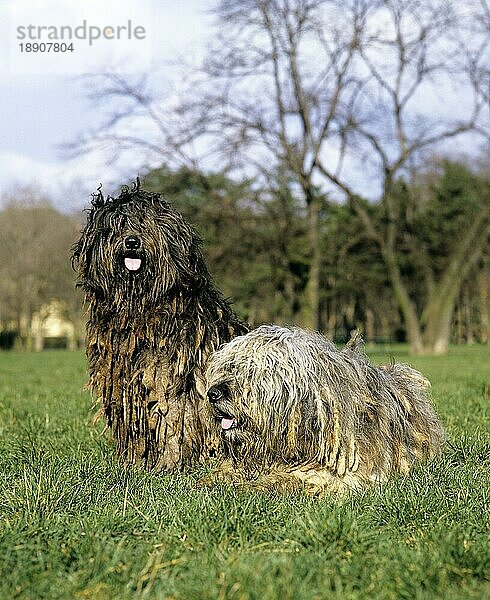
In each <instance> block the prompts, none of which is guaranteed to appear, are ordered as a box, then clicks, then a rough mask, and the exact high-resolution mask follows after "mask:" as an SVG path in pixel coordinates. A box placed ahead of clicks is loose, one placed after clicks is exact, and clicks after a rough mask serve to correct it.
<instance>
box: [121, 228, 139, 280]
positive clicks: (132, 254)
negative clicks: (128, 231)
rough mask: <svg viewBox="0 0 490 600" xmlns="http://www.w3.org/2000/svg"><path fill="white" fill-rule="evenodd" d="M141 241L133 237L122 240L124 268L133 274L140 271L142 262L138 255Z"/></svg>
mask: <svg viewBox="0 0 490 600" xmlns="http://www.w3.org/2000/svg"><path fill="white" fill-rule="evenodd" d="M140 249H141V240H140V238H139V237H137V236H135V235H129V236H128V237H126V238H124V266H125V267H126V269H127V270H128V271H132V272H133V273H135V272H137V271H139V270H140V269H141V265H142V264H143V261H142V259H141V255H140Z"/></svg>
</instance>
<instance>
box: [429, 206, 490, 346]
mask: <svg viewBox="0 0 490 600" xmlns="http://www.w3.org/2000/svg"><path fill="white" fill-rule="evenodd" d="M489 212H490V211H489V209H486V210H482V211H481V212H480V213H479V215H478V216H477V217H476V218H475V219H474V221H473V223H472V225H471V226H470V227H469V228H468V230H467V233H466V235H465V236H464V237H463V238H462V239H461V241H460V242H459V244H458V246H457V247H456V250H455V251H454V253H453V255H452V257H451V259H450V261H449V265H448V267H447V268H446V270H445V272H444V275H443V277H442V279H441V280H440V281H439V282H438V283H437V284H436V285H435V286H434V290H433V292H432V294H430V296H429V298H428V301H427V304H426V307H425V309H424V312H423V315H422V324H423V325H425V329H424V338H423V339H424V351H425V352H426V353H430V354H444V352H446V351H447V349H448V347H449V341H450V334H451V322H452V318H453V313H454V306H455V304H456V299H457V297H458V294H459V293H460V291H461V287H462V285H463V283H464V280H465V279H466V277H467V275H468V273H469V272H470V270H471V269H472V267H473V266H474V265H475V263H476V261H477V260H478V258H479V257H480V256H481V253H482V251H483V247H484V244H485V240H486V239H487V237H488V231H489V230H488V215H489Z"/></svg>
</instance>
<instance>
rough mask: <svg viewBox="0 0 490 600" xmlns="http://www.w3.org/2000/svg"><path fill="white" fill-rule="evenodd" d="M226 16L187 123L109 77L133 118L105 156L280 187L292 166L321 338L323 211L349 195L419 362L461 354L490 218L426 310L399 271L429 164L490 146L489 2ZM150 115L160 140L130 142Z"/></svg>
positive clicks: (466, 240) (275, 7)
mask: <svg viewBox="0 0 490 600" xmlns="http://www.w3.org/2000/svg"><path fill="white" fill-rule="evenodd" d="M215 15H216V23H217V27H216V35H215V37H214V39H213V42H212V44H211V48H210V51H209V54H208V57H207V59H206V60H205V61H204V63H203V65H202V68H201V69H200V70H198V71H197V72H195V73H194V75H193V76H191V77H190V85H189V88H188V90H187V93H183V94H182V95H181V96H180V97H177V95H174V97H173V110H172V111H167V112H165V111H164V110H163V109H162V107H161V106H159V104H158V102H154V101H153V100H152V98H151V95H150V94H147V93H146V92H145V91H144V87H143V86H142V85H141V84H140V85H136V86H131V85H129V84H128V82H126V81H122V80H120V79H117V78H115V77H114V76H106V77H105V80H104V81H105V85H104V84H102V85H101V86H100V87H99V88H98V92H97V93H98V94H99V96H102V97H105V95H107V94H108V95H109V96H110V98H112V99H117V100H118V105H119V106H120V107H122V108H121V109H120V110H119V111H118V112H116V113H114V115H113V117H112V119H110V120H109V121H108V122H107V123H106V124H105V125H106V126H105V127H102V128H101V130H100V132H99V134H98V135H96V136H92V141H93V142H95V141H97V138H102V139H103V140H104V139H105V140H106V141H107V140H112V142H114V143H116V144H117V143H119V144H120V148H123V147H124V144H125V143H128V144H129V145H132V144H134V143H137V144H139V145H145V146H146V147H147V148H148V150H149V151H155V152H156V153H159V155H160V156H161V157H162V158H163V159H164V160H172V161H175V160H176V159H177V160H179V161H184V162H188V161H193V160H194V159H193V158H192V156H193V154H192V152H193V151H195V152H196V154H195V155H196V156H199V157H201V158H203V157H204V158H205V160H206V161H208V162H207V164H209V163H213V161H214V164H216V162H217V163H218V164H219V165H220V166H221V167H222V168H223V169H225V168H228V169H240V170H242V171H245V172H247V173H250V172H252V173H253V174H254V175H255V176H256V177H258V178H261V179H262V181H264V182H267V181H268V180H269V179H270V174H271V172H272V170H273V169H277V167H278V165H282V166H283V167H284V166H285V167H286V168H287V169H288V170H289V171H290V172H291V173H292V174H293V175H294V177H295V181H296V184H297V187H298V190H299V191H300V192H301V193H302V195H303V197H304V200H305V203H306V206H307V210H308V221H309V244H310V250H311V257H310V258H311V260H310V272H309V284H308V289H309V325H310V326H311V327H314V328H317V327H318V326H319V323H320V306H321V304H320V294H319V290H320V264H321V252H322V248H321V244H320V228H321V214H322V208H323V206H322V198H323V197H324V193H325V192H329V191H330V192H332V193H335V191H337V192H340V193H341V195H342V196H343V197H344V198H346V199H347V200H348V201H349V202H350V203H351V205H352V207H353V208H354V210H355V211H356V212H357V214H358V215H359V217H360V218H361V220H362V223H363V225H364V228H365V231H366V232H367V234H368V235H369V237H370V238H371V239H372V240H374V241H375V242H376V243H377V244H378V246H379V248H380V251H381V255H382V257H383V261H384V265H385V268H386V271H387V274H388V277H389V280H390V282H391V285H392V288H393V293H394V296H395V298H396V301H397V303H398V306H399V309H400V311H401V313H402V315H403V318H404V322H405V325H406V330H407V335H408V339H409V342H410V346H411V349H412V351H413V352H424V351H429V352H443V351H445V349H446V347H447V344H448V339H449V325H450V322H451V315H452V311H453V309H454V303H455V300H456V297H457V295H458V291H459V289H460V288H461V285H462V283H463V281H464V278H465V276H466V275H467V273H468V271H469V269H471V266H472V265H473V264H474V263H475V261H476V260H477V259H478V256H479V255H480V253H481V249H482V247H483V245H484V244H485V241H486V239H487V236H488V222H489V212H488V210H489V209H488V208H483V209H482V211H481V214H479V215H478V217H477V218H476V219H475V221H474V223H473V225H472V227H470V228H468V230H467V231H465V232H462V235H461V238H460V239H459V240H457V243H455V246H454V251H453V252H452V254H451V257H450V260H449V261H448V266H447V270H446V271H445V273H444V274H443V275H442V277H441V278H440V280H439V281H437V282H434V285H433V286H432V288H431V291H430V292H429V293H428V294H427V298H426V303H425V306H424V308H423V310H421V311H418V310H417V308H416V306H415V304H414V302H413V299H412V298H411V297H410V293H409V290H408V289H407V286H406V284H405V282H404V280H403V277H402V274H401V270H400V265H399V264H398V259H397V253H396V240H397V238H398V235H399V227H400V220H399V219H398V218H397V211H396V202H395V199H394V194H393V190H394V186H395V184H396V181H397V180H398V179H399V178H400V177H402V176H404V177H408V176H410V172H411V171H412V170H413V169H415V168H417V167H418V166H420V165H421V164H423V162H424V160H426V157H427V156H428V155H429V154H434V153H437V152H444V151H445V150H446V149H447V148H448V147H450V144H451V143H453V141H454V142H455V141H458V142H459V143H460V140H462V139H464V136H473V137H470V138H468V137H467V139H470V143H472V144H473V145H476V143H477V142H476V138H477V136H483V137H484V138H486V139H488V137H489V127H488V116H489V115H488V91H489V85H490V84H489V81H490V79H489V72H488V67H487V64H488V58H489V41H490V37H489V28H488V23H489V18H488V15H489V10H488V4H487V2H486V0H481V1H475V2H468V3H464V6H461V5H459V4H458V3H456V2H447V1H444V0H221V1H220V2H218V5H217V8H216V10H215ZM119 100H121V102H119ZM135 114H136V115H138V117H142V116H143V115H144V116H145V117H146V118H147V119H148V120H149V122H151V124H152V131H151V134H148V135H140V133H137V134H136V136H134V135H128V134H127V131H128V128H127V123H128V122H129V121H128V119H131V118H133V117H134V115H135ZM133 123H134V122H133ZM133 131H134V126H133ZM453 148H455V146H454V143H453ZM204 155H205V156H204ZM361 195H362V196H366V195H368V196H369V195H370V196H371V197H373V198H374V199H375V200H377V201H378V202H379V203H380V205H381V207H382V209H383V211H384V219H382V220H375V219H373V217H372V215H371V213H370V212H369V210H367V209H366V204H365V202H363V201H362V200H361V198H360V196H361Z"/></svg>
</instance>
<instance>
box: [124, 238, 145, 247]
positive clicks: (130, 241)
mask: <svg viewBox="0 0 490 600" xmlns="http://www.w3.org/2000/svg"><path fill="white" fill-rule="evenodd" d="M124 246H125V247H126V250H138V248H139V247H140V246H141V240H140V239H139V238H137V237H136V236H135V235H130V236H128V237H127V238H125V239H124Z"/></svg>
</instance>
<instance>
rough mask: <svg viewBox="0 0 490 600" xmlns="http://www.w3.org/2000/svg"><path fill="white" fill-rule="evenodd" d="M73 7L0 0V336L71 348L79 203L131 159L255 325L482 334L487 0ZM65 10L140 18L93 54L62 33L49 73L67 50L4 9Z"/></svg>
mask: <svg viewBox="0 0 490 600" xmlns="http://www.w3.org/2000/svg"><path fill="white" fill-rule="evenodd" d="M75 5H76V3H72V4H70V3H68V4H63V5H62V6H61V5H59V3H57V1H56V0H52V1H51V2H48V3H45V4H44V5H43V7H42V8H39V5H37V4H36V3H32V2H20V3H16V9H15V10H13V9H12V6H11V7H10V8H11V10H10V12H9V6H8V3H7V4H3V5H2V7H1V8H2V11H3V15H4V16H5V17H8V18H5V19H4V20H3V21H2V28H3V30H4V33H5V34H6V35H5V36H4V40H5V41H6V42H7V43H9V44H10V45H9V48H8V50H9V52H6V53H4V55H3V59H2V60H3V61H4V63H5V64H4V65H2V67H3V69H2V76H1V79H0V82H1V86H2V104H3V107H2V108H3V110H2V113H3V118H2V129H3V130H4V131H3V135H2V136H1V138H0V139H1V147H0V155H1V157H2V175H1V177H0V197H1V204H0V230H1V232H2V235H1V238H0V240H1V241H0V329H1V334H0V344H1V346H2V347H4V348H9V347H16V348H28V349H32V348H34V349H38V350H39V349H42V348H43V347H53V346H68V347H71V348H73V347H81V346H83V338H84V323H83V316H82V308H81V302H82V299H81V297H80V294H79V292H78V291H76V290H75V288H74V285H73V281H74V278H73V272H72V270H71V267H70V261H69V256H70V247H71V245H72V244H73V243H74V241H75V240H76V239H77V236H78V232H79V230H80V229H81V227H82V226H83V221H84V215H83V213H82V209H83V208H86V207H87V206H89V204H90V194H91V193H92V192H94V191H95V190H96V189H98V187H99V185H100V184H102V186H103V187H102V189H103V193H105V194H110V195H117V193H118V190H119V189H120V186H121V185H124V184H130V183H131V182H132V181H135V179H136V178H137V177H139V178H140V179H141V181H142V183H143V186H144V187H146V188H148V189H150V190H153V191H158V192H161V193H163V194H164V195H165V197H166V198H168V200H170V201H171V202H172V203H174V204H175V206H176V207H177V208H178V210H180V211H181V212H182V213H183V214H184V216H185V217H186V218H187V219H188V220H189V221H190V222H191V223H193V224H194V225H195V227H196V229H197V230H198V232H199V233H200V235H201V237H202V238H203V247H204V252H205V256H206V259H207V263H208V266H209V269H210V271H211V273H212V275H213V277H214V278H215V280H216V282H217V284H218V286H219V287H220V288H221V290H222V291H223V293H224V295H225V296H226V297H228V298H229V299H230V300H231V301H232V302H233V303H234V306H235V309H236V310H237V312H238V313H239V314H240V316H242V318H243V319H245V320H246V321H248V322H250V323H251V324H252V325H257V324H260V323H264V322H275V323H287V324H296V325H300V326H305V327H309V328H313V329H318V330H321V331H323V332H325V333H326V334H327V336H329V337H330V338H333V339H334V340H336V341H339V342H341V341H344V340H345V339H346V338H348V335H349V332H350V331H351V330H352V329H354V328H359V329H360V330H361V331H362V332H363V335H364V337H365V339H366V341H367V342H384V343H393V342H407V343H408V344H409V346H410V350H411V352H412V353H414V354H416V353H435V354H439V353H444V352H446V351H447V348H448V346H449V344H450V343H457V344H473V343H483V344H486V343H488V341H489V327H490V318H489V310H490V309H489V305H490V303H489V294H490V291H489V290H490V269H489V261H490V258H489V245H488V232H489V219H490V217H489V211H490V196H489V194H490V192H489V189H490V188H489V180H490V167H489V162H488V156H489V152H488V150H489V118H490V115H489V69H488V64H489V61H488V58H489V48H488V44H489V12H488V5H487V3H486V2H480V1H479V0H478V1H475V2H470V3H465V6H464V7H461V6H459V5H458V3H452V2H432V1H430V2H429V1H427V2H415V1H411V2H401V1H400V2H374V1H373V2H369V1H361V0H353V1H349V2H333V1H325V2H321V1H307V0H303V1H300V0H298V1H293V0H291V1H289V2H259V1H257V2H244V3H241V2H233V1H226V2H186V3H180V4H176V3H170V2H162V3H155V2H146V3H142V5H141V10H139V11H136V10H135V7H134V4H131V3H130V2H129V3H128V2H126V3H121V5H120V6H119V7H118V10H116V11H108V10H107V6H106V5H104V3H90V2H88V3H84V7H77V8H76V9H75ZM36 7H37V8H36ZM39 11H41V12H39ZM77 11H78V12H77ZM26 19H29V20H26ZM83 19H85V20H86V21H87V22H88V23H89V24H91V25H97V24H99V25H100V27H101V28H102V27H103V26H104V25H105V24H107V23H110V24H111V25H114V26H115V25H116V24H119V23H124V22H126V20H127V19H132V22H133V26H134V25H136V24H139V25H140V26H142V27H143V26H144V27H146V32H147V38H146V39H145V40H143V41H136V40H133V45H132V46H131V45H130V43H129V42H128V41H126V42H125V43H123V42H122V41H121V42H120V41H119V40H100V41H99V42H100V46H99V47H98V49H97V52H96V53H95V59H94V55H93V47H90V48H89V47H88V46H86V47H83V46H82V42H81V41H79V40H75V53H74V55H73V56H75V55H76V61H77V62H74V63H73V65H72V66H71V70H70V69H69V68H67V67H66V65H65V66H62V67H61V72H56V68H55V67H56V64H57V63H56V61H57V60H58V61H61V60H62V58H63V59H65V60H68V59H67V57H66V56H64V57H62V58H58V57H56V56H54V55H51V56H49V57H48V55H47V54H43V53H37V55H36V56H34V53H30V54H29V56H27V54H26V53H24V54H23V55H22V56H21V55H20V54H19V52H18V48H17V46H18V40H15V39H14V32H15V31H16V26H18V25H19V23H21V24H23V25H24V26H25V24H26V23H27V22H34V23H43V24H51V23H53V24H60V23H65V24H72V25H73V26H74V25H76V24H77V23H79V22H83ZM9 28H10V29H9ZM99 42H98V41H96V42H94V43H93V44H94V46H95V45H96V43H99ZM118 44H119V45H118ZM138 44H140V45H139V46H138ZM99 48H100V50H99ZM89 50H90V51H92V53H90V52H89ZM84 53H86V61H85V58H84ZM132 56H136V57H139V58H140V60H139V61H138V60H136V61H134V60H130V59H131V57H132ZM9 57H10V58H9ZM70 60H71V59H70ZM73 60H75V59H73ZM9 61H10V62H9ZM22 61H25V62H24V63H23V62H22ZM84 61H85V62H84ZM59 64H61V63H59ZM87 69H90V71H89V72H87ZM64 70H66V72H65V71H64Z"/></svg>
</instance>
